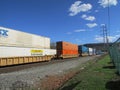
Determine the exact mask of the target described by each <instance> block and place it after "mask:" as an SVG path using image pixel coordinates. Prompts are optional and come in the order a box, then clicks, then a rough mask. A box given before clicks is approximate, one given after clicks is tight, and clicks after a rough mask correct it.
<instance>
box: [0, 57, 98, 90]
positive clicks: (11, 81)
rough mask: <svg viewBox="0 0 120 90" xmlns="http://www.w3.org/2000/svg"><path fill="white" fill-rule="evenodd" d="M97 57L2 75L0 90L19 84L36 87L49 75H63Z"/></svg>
mask: <svg viewBox="0 0 120 90" xmlns="http://www.w3.org/2000/svg"><path fill="white" fill-rule="evenodd" d="M96 57H98V56H88V57H80V58H76V59H74V60H66V61H65V62H59V63H52V64H48V65H42V66H37V67H32V68H27V69H24V70H20V71H15V72H10V73H2V74H0V88H1V89H0V90H4V87H6V88H9V87H13V86H14V85H15V84H17V83H19V84H20V83H22V85H23V84H24V85H29V86H31V85H33V86H34V83H35V82H36V81H38V80H39V81H40V80H41V79H42V78H44V77H45V76H47V75H55V74H60V73H63V72H64V71H66V70H69V69H71V68H75V67H77V66H79V65H80V64H83V63H85V62H87V61H89V60H94V59H95V58H96ZM8 90H10V89H8Z"/></svg>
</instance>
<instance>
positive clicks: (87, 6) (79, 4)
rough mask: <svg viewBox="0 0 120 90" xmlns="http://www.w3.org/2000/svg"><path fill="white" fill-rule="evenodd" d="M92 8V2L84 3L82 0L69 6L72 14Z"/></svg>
mask: <svg viewBox="0 0 120 90" xmlns="http://www.w3.org/2000/svg"><path fill="white" fill-rule="evenodd" d="M90 9H92V5H91V4H90V3H87V4H82V2H81V1H76V2H74V4H72V5H71V7H70V8H69V12H70V14H69V15H70V16H75V15H77V14H78V13H80V12H87V11H89V10H90Z"/></svg>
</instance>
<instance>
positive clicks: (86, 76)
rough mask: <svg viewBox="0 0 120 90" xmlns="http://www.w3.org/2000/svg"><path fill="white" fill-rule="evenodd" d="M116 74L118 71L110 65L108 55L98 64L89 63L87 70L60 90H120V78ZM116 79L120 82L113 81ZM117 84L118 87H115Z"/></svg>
mask: <svg viewBox="0 0 120 90" xmlns="http://www.w3.org/2000/svg"><path fill="white" fill-rule="evenodd" d="M115 72H116V69H115V68H114V67H113V65H112V64H110V58H109V56H108V55H107V56H104V57H103V58H102V59H100V60H98V61H97V62H93V61H90V62H89V63H87V64H86V67H85V69H84V70H82V71H81V72H80V73H78V74H77V75H76V76H75V77H73V78H72V79H70V80H69V81H68V82H67V83H66V84H65V85H63V86H62V87H61V88H60V90H120V87H119V86H120V77H119V76H117V74H115ZM116 77H117V79H118V78H119V81H118V80H117V82H116V81H115V82H113V81H111V80H115V78H116ZM116 83H117V84H118V86H115V84H116ZM111 85H113V86H111ZM116 87H117V88H116ZM115 88H116V89H115ZM118 88H119V89H118Z"/></svg>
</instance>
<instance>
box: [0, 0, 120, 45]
mask: <svg viewBox="0 0 120 90" xmlns="http://www.w3.org/2000/svg"><path fill="white" fill-rule="evenodd" d="M109 6H110V25H109V26H110V27H108V0H0V12H1V13H0V26H2V27H6V28H11V29H16V30H20V31H23V32H28V33H33V34H37V35H41V36H46V37H50V38H51V42H56V41H68V42H72V43H75V44H86V43H98V42H102V36H101V34H102V31H101V24H106V25H107V27H108V29H109V30H108V31H109V33H110V36H109V40H110V41H115V40H116V39H117V38H118V37H120V1H118V0H109Z"/></svg>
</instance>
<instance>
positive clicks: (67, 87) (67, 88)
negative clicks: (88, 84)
mask: <svg viewBox="0 0 120 90" xmlns="http://www.w3.org/2000/svg"><path fill="white" fill-rule="evenodd" d="M79 83H81V81H78V82H76V83H73V84H71V85H68V86H65V87H63V88H61V89H60V90H73V89H74V88H75V87H76V86H77V85H78V84H79Z"/></svg>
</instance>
